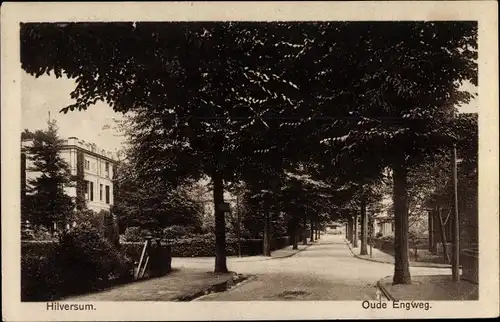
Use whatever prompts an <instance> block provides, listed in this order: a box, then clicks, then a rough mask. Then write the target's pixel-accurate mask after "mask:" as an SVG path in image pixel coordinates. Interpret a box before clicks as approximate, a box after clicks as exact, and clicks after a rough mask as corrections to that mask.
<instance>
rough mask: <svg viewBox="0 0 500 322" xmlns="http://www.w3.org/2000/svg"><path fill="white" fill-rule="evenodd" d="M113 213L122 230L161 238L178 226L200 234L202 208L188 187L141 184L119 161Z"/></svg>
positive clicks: (123, 163)
mask: <svg viewBox="0 0 500 322" xmlns="http://www.w3.org/2000/svg"><path fill="white" fill-rule="evenodd" d="M114 180H115V184H116V186H115V204H114V207H113V213H114V214H115V215H116V216H117V217H118V218H119V221H120V226H121V227H122V230H124V229H125V227H141V228H142V229H145V230H148V231H149V232H150V233H153V234H157V236H158V237H164V236H163V232H164V230H165V228H168V227H171V226H181V227H189V228H192V230H193V231H194V232H198V233H200V232H201V228H202V221H201V220H202V218H201V216H202V211H203V205H202V204H201V203H199V202H197V201H196V200H194V199H193V198H192V197H191V196H190V195H189V193H188V189H189V186H186V185H182V186H179V187H177V188H176V189H174V188H173V187H170V186H165V185H164V184H163V182H161V181H156V182H155V181H149V180H143V178H141V177H140V176H138V175H137V174H135V173H134V169H133V167H131V166H130V165H129V164H127V163H126V161H121V162H120V164H119V165H118V166H117V171H116V172H115V178H114Z"/></svg>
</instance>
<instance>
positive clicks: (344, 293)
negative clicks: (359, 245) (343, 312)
mask: <svg viewBox="0 0 500 322" xmlns="http://www.w3.org/2000/svg"><path fill="white" fill-rule="evenodd" d="M354 251H356V250H354ZM263 259H264V258H262V257H254V258H252V259H238V258H230V259H229V260H228V268H229V270H232V271H235V272H238V273H241V274H251V275H255V276H254V277H253V278H251V279H249V280H247V281H245V282H243V283H241V284H240V285H237V286H236V287H234V288H232V289H230V290H229V291H227V292H222V293H214V294H210V295H207V296H204V297H202V298H199V299H198V300H201V301H251V300H253V301H283V300H329V301H332V300H345V301H349V300H358V301H359V300H374V299H376V290H377V288H376V282H377V281H378V280H379V279H381V278H382V277H385V276H389V275H392V273H393V269H394V268H393V267H394V266H393V265H391V264H383V263H375V262H369V261H365V260H360V259H357V258H354V257H353V256H352V254H351V252H350V250H349V248H348V247H347V246H346V244H345V243H344V240H343V237H342V236H339V235H323V236H322V237H321V239H320V240H319V241H318V242H317V243H315V244H313V245H311V246H310V247H308V248H307V249H305V250H303V251H301V252H299V253H297V254H296V255H295V256H292V257H288V258H281V259H271V260H263ZM172 264H173V266H174V267H179V268H181V267H191V268H202V267H203V268H206V269H207V270H210V269H213V265H214V260H213V258H212V259H179V258H175V259H174V260H173V262H172ZM411 273H412V274H418V275H431V274H449V269H437V268H423V267H415V268H411Z"/></svg>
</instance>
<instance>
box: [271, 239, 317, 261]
mask: <svg viewBox="0 0 500 322" xmlns="http://www.w3.org/2000/svg"><path fill="white" fill-rule="evenodd" d="M312 245H314V244H313V243H308V244H307V246H306V247H304V248H302V249H298V250H297V251H296V252H295V253H293V254H288V255H284V256H279V257H270V258H266V259H265V260H271V259H281V258H288V257H292V256H295V255H297V254H298V253H300V252H301V251H304V250H306V249H308V248H309V247H310V246H312Z"/></svg>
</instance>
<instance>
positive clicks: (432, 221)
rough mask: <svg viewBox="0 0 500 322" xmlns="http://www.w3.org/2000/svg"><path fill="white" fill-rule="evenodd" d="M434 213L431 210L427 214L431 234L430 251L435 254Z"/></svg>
mask: <svg viewBox="0 0 500 322" xmlns="http://www.w3.org/2000/svg"><path fill="white" fill-rule="evenodd" d="M433 215H434V213H433V211H432V210H429V211H428V212H427V219H428V233H429V240H428V241H429V251H430V252H431V253H432V252H434V250H435V249H434V245H435V243H434V229H435V228H434V218H433Z"/></svg>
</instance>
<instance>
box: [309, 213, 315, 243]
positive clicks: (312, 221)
mask: <svg viewBox="0 0 500 322" xmlns="http://www.w3.org/2000/svg"><path fill="white" fill-rule="evenodd" d="M309 224H310V226H311V229H310V231H309V238H310V239H311V241H312V242H313V241H314V219H313V218H312V216H311V219H310V221H309Z"/></svg>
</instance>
